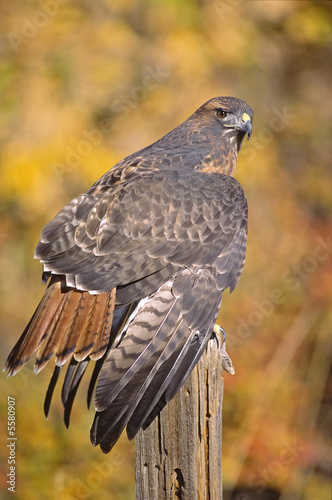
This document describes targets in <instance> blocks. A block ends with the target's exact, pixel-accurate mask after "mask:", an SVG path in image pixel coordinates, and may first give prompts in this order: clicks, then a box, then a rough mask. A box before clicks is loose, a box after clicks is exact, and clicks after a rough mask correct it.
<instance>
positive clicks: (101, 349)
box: [90, 288, 116, 361]
mask: <svg viewBox="0 0 332 500" xmlns="http://www.w3.org/2000/svg"><path fill="white" fill-rule="evenodd" d="M102 295H104V294H102ZM115 295H116V290H115V288H114V289H113V290H112V291H111V292H109V293H108V294H107V296H106V302H105V305H104V308H103V309H102V312H103V316H102V321H100V322H99V326H98V332H97V339H96V341H95V344H94V347H93V349H92V350H91V353H90V359H92V360H93V361H97V359H99V358H101V357H102V356H103V354H104V353H105V351H106V349H107V346H108V341H109V337H110V333H111V327H112V322H113V313H114V307H115Z"/></svg>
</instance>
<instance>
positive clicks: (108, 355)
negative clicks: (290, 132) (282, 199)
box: [5, 97, 253, 453]
mask: <svg viewBox="0 0 332 500" xmlns="http://www.w3.org/2000/svg"><path fill="white" fill-rule="evenodd" d="M252 114H253V112H252V110H251V108H250V107H249V106H248V105H247V104H246V103H245V102H244V101H242V100H240V99H236V98H233V97H216V98H214V99H211V100H210V101H208V102H207V103H205V104H204V105H203V106H201V107H200V108H199V109H198V110H197V111H196V112H195V113H194V114H193V115H192V116H190V117H189V118H188V119H187V120H186V121H185V122H184V123H182V124H181V125H179V126H178V127H176V128H175V129H174V130H172V131H171V132H169V133H168V134H167V135H165V136H164V137H162V138H161V139H160V140H158V141H157V142H155V143H153V144H152V145H151V146H148V147H146V148H144V149H141V150H140V151H138V152H137V153H134V154H131V155H130V156H128V157H126V158H125V159H124V160H122V161H120V162H118V163H117V164H116V165H115V166H114V167H113V168H112V169H111V170H109V171H108V172H107V173H106V174H105V175H104V176H103V177H101V179H99V180H98V181H97V182H96V183H95V184H94V185H93V186H92V188H91V189H90V190H89V191H87V192H86V193H85V194H82V195H80V196H78V197H77V198H74V199H73V200H72V201H71V202H70V203H68V204H67V205H66V206H65V207H64V208H63V209H62V210H61V211H60V212H59V213H58V215H56V216H55V217H54V219H53V220H51V221H50V222H49V223H48V224H47V225H46V226H45V227H44V229H43V231H42V234H41V240H40V242H39V243H38V245H37V248H36V252H35V256H36V258H39V259H40V261H41V262H42V263H43V265H44V273H43V279H44V281H47V280H48V286H47V288H46V291H45V294H44V296H43V298H42V300H41V302H40V304H39V306H38V307H37V309H36V311H35V313H34V315H33V316H32V318H31V320H30V322H29V324H28V326H27V327H26V329H25V331H24V332H23V334H22V336H21V337H20V339H19V340H18V342H17V344H16V345H15V347H14V348H13V350H12V351H11V353H10V354H9V356H8V359H7V362H6V365H5V369H6V370H8V372H9V375H14V374H15V373H17V372H18V371H19V370H20V369H21V368H22V366H23V365H24V363H26V362H27V361H28V359H29V358H30V357H31V356H32V355H33V354H34V353H36V363H35V371H36V373H37V372H39V371H40V370H41V369H42V368H43V367H44V366H45V365H46V363H47V362H48V361H49V359H50V358H51V357H52V356H54V358H55V365H56V366H55V371H54V374H53V377H52V379H51V382H50V385H49V388H48V391H47V395H46V400H45V413H46V414H48V411H49V406H50V402H51V397H52V393H53V390H54V387H55V384H56V382H57V379H58V376H59V373H60V370H61V368H62V366H63V365H64V364H65V363H66V362H68V368H67V371H66V374H65V378H64V382H63V387H62V402H63V405H64V411H65V422H66V424H67V425H68V423H69V416H70V411H71V407H72V404H73V400H74V397H75V394H76V391H77V388H78V385H79V383H80V380H81V378H82V376H83V374H84V371H85V370H86V367H87V365H88V363H89V362H90V361H95V362H96V363H95V368H94V372H93V375H92V378H91V383H90V388H89V391H88V401H89V402H90V400H91V397H92V393H93V391H94V387H95V385H96V388H95V396H94V404H95V409H96V414H95V419H94V422H93V426H92V429H91V441H92V443H93V445H98V444H99V445H100V447H101V449H102V450H103V452H105V453H107V452H108V451H110V449H111V448H112V446H113V445H114V444H115V442H116V441H117V439H118V437H119V436H120V434H121V432H122V430H123V429H124V427H125V426H127V434H128V437H129V438H130V439H131V438H133V437H134V436H135V434H136V433H137V431H138V430H139V429H140V428H141V427H143V428H145V427H147V426H148V424H149V423H150V422H151V421H152V420H153V418H154V417H155V416H156V415H157V414H158V413H159V411H160V410H161V409H162V408H163V407H164V406H165V404H166V403H167V402H168V401H169V400H170V399H171V398H173V396H174V395H175V394H176V392H177V391H178V390H179V388H180V387H181V386H182V384H183V383H184V381H185V380H186V378H187V377H188V376H189V374H190V373H191V371H192V369H193V368H194V366H195V365H196V363H197V361H198V359H199V357H200V356H201V354H202V352H203V350H204V348H205V346H206V343H207V341H208V340H209V338H210V337H211V335H212V331H213V326H214V324H215V321H216V318H217V314H218V311H219V307H220V303H221V298H222V294H223V291H224V290H225V289H226V288H230V291H232V290H233V289H234V287H235V286H236V284H237V282H238V280H239V277H240V275H241V272H242V269H243V265H244V260H245V253H246V240H247V202H246V198H245V195H244V193H243V190H242V188H241V186H240V184H239V183H238V182H237V181H236V180H235V179H234V178H233V175H234V172H235V169H236V162H237V155H238V152H239V150H240V147H241V143H242V141H243V138H244V137H245V135H246V134H247V135H248V138H249V137H250V134H251V119H252Z"/></svg>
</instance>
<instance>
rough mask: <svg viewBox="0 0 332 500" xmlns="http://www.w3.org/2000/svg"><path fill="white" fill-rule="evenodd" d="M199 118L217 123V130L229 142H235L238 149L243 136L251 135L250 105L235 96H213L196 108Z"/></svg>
mask: <svg viewBox="0 0 332 500" xmlns="http://www.w3.org/2000/svg"><path fill="white" fill-rule="evenodd" d="M195 114H197V115H198V116H199V118H200V120H202V119H204V121H205V122H208V123H210V124H213V125H214V130H216V127H215V125H217V130H220V131H221V134H222V136H223V137H224V138H225V139H226V140H228V141H229V142H230V143H231V144H233V143H234V142H235V143H236V144H237V150H238V151H239V150H240V147H241V144H242V141H243V139H244V136H245V135H246V134H247V136H248V139H249V138H250V136H251V126H252V115H253V110H252V109H251V107H250V106H249V105H248V104H247V103H246V102H244V101H242V100H241V99H237V98H236V97H214V98H213V99H210V100H209V101H207V102H206V103H205V104H203V106H201V107H200V108H198V110H197V111H196V113H195Z"/></svg>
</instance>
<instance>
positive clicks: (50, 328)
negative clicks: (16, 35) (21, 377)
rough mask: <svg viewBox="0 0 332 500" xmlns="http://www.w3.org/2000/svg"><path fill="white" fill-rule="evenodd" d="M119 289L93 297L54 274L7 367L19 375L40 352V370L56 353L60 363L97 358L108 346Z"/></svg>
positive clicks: (37, 364)
mask: <svg viewBox="0 0 332 500" xmlns="http://www.w3.org/2000/svg"><path fill="white" fill-rule="evenodd" d="M114 307H115V289H114V290H112V291H111V292H107V293H102V294H100V295H98V296H93V295H91V294H89V292H84V291H79V290H75V289H71V288H68V287H65V286H64V282H63V278H61V277H59V276H52V278H51V281H50V283H49V285H48V287H47V289H46V291H45V294H44V296H43V298H42V299H41V301H40V303H39V305H38V307H37V309H36V311H35V313H34V315H33V316H32V318H31V320H30V322H29V324H28V326H27V327H26V329H25V330H24V332H23V334H22V335H21V337H20V339H19V340H18V342H17V343H16V345H15V346H14V348H13V349H12V351H11V353H10V354H9V356H8V359H7V361H6V364H5V368H4V370H8V375H15V374H16V373H17V372H18V371H19V370H20V369H21V368H22V366H23V365H24V364H25V363H26V362H27V361H28V360H29V359H30V357H31V356H32V355H33V354H34V353H35V352H36V364H35V371H36V372H39V371H40V370H41V369H42V368H43V367H44V366H45V365H46V364H47V362H48V361H49V359H50V358H51V357H52V355H53V354H55V361H56V364H57V365H58V366H61V365H63V364H64V363H65V362H66V361H68V359H69V358H71V357H74V359H76V360H77V361H82V360H84V359H86V358H87V356H89V354H90V357H91V358H92V359H94V360H97V359H99V358H101V357H102V356H103V354H104V353H105V351H106V349H107V345H108V341H109V336H110V331H111V325H112V319H113V310H114Z"/></svg>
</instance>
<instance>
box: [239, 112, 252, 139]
mask: <svg viewBox="0 0 332 500" xmlns="http://www.w3.org/2000/svg"><path fill="white" fill-rule="evenodd" d="M238 129H239V130H242V131H243V132H245V133H246V134H247V139H248V141H249V139H250V136H251V132H252V126H251V118H250V116H249V115H248V114H247V113H243V115H242V116H241V124H240V125H239V126H238Z"/></svg>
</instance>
